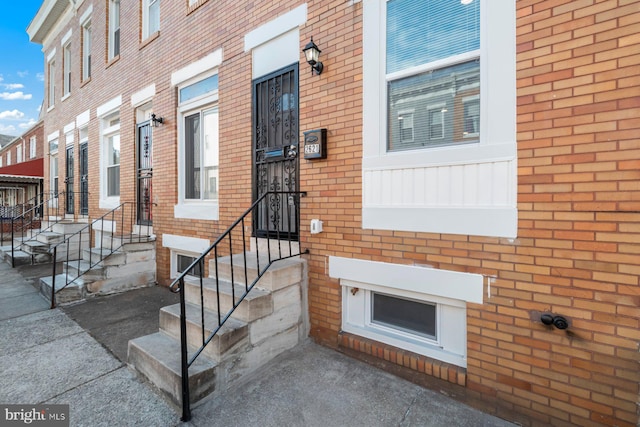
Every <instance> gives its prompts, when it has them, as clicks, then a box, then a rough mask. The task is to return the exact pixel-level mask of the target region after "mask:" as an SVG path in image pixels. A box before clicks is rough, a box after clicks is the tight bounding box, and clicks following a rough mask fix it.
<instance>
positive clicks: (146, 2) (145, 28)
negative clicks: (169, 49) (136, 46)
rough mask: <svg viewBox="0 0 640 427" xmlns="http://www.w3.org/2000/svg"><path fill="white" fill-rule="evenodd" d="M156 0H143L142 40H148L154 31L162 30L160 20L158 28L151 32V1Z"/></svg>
mask: <svg viewBox="0 0 640 427" xmlns="http://www.w3.org/2000/svg"><path fill="white" fill-rule="evenodd" d="M152 1H154V0H142V40H143V41H144V40H146V39H148V38H149V37H151V36H152V35H153V34H154V33H156V31H160V23H159V22H158V30H156V31H154V32H153V33H150V32H149V17H150V13H149V10H150V7H151V2H152ZM155 1H157V2H160V0H155Z"/></svg>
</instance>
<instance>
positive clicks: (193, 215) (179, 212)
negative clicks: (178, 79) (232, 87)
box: [173, 69, 220, 221]
mask: <svg viewBox="0 0 640 427" xmlns="http://www.w3.org/2000/svg"><path fill="white" fill-rule="evenodd" d="M217 72H218V70H217V69H216V70H214V71H211V72H209V73H206V74H200V75H197V76H196V77H193V78H191V79H187V80H183V81H182V83H181V84H180V85H179V86H178V92H179V91H180V89H181V88H183V87H186V86H189V85H191V84H193V83H196V82H198V81H200V80H203V79H206V78H208V77H211V76H213V75H215V74H216V73H217ZM217 102H218V91H217V90H216V91H215V92H212V93H207V94H205V95H202V96H199V97H197V98H194V99H190V100H189V101H187V102H185V103H183V104H180V105H179V106H178V110H177V114H176V117H178V140H179V144H178V204H176V205H175V206H174V209H173V214H174V217H175V218H184V219H202V220H214V221H215V220H218V219H219V217H220V213H219V211H220V204H219V199H218V200H188V199H185V196H184V184H185V176H184V170H183V169H184V167H183V163H184V158H185V153H184V118H185V117H186V116H188V115H189V114H190V113H195V112H197V111H200V112H202V111H204V110H207V109H210V108H215V107H217ZM219 143H220V141H219V140H218V144H219Z"/></svg>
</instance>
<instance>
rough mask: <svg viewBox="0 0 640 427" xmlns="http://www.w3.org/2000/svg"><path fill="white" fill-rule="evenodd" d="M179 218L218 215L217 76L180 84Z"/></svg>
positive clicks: (211, 217) (176, 211) (177, 213)
mask: <svg viewBox="0 0 640 427" xmlns="http://www.w3.org/2000/svg"><path fill="white" fill-rule="evenodd" d="M178 94H179V107H178V110H179V111H178V116H179V134H180V146H179V155H178V161H179V165H178V170H179V175H178V182H179V186H180V187H179V191H178V205H177V206H176V207H175V209H174V214H175V215H176V217H178V218H194V219H217V216H218V186H219V174H218V162H219V155H218V143H219V141H218V107H217V100H218V75H217V74H213V75H209V76H204V77H200V78H196V79H192V80H189V81H187V82H185V83H184V84H182V85H180V86H179V87H178Z"/></svg>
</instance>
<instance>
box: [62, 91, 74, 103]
mask: <svg viewBox="0 0 640 427" xmlns="http://www.w3.org/2000/svg"><path fill="white" fill-rule="evenodd" d="M69 98H71V92H69V93H68V94H66V95H65V96H63V97H62V98H60V102H64V101H66V100H67V99H69Z"/></svg>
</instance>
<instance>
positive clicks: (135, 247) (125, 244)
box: [96, 232, 156, 252]
mask: <svg viewBox="0 0 640 427" xmlns="http://www.w3.org/2000/svg"><path fill="white" fill-rule="evenodd" d="M96 246H98V247H99V246H102V247H103V248H107V249H116V250H120V251H122V252H132V251H147V250H155V247H156V243H155V236H152V237H149V236H136V235H133V236H131V235H128V236H111V235H110V234H108V233H104V232H103V233H102V237H101V238H98V240H97V242H96Z"/></svg>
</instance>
